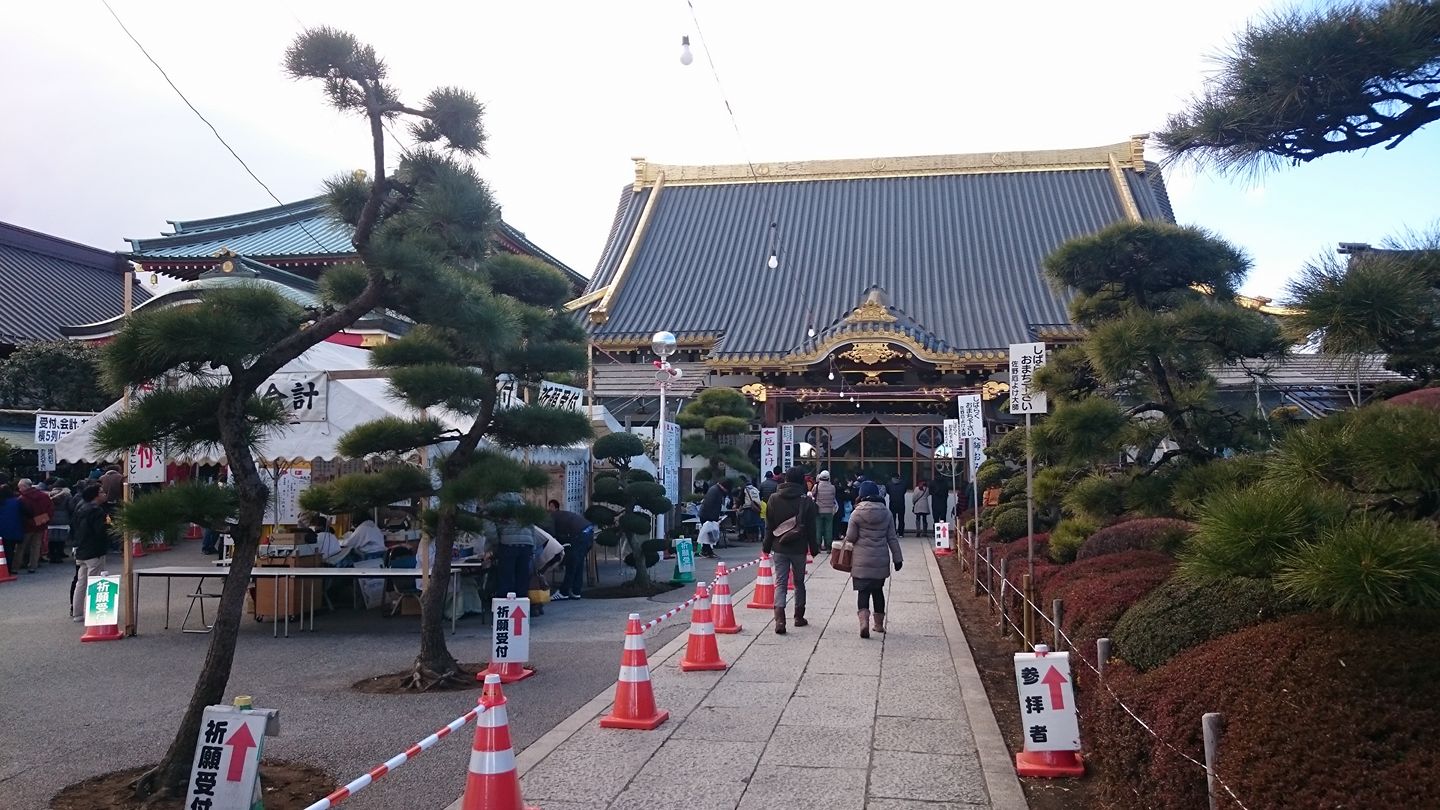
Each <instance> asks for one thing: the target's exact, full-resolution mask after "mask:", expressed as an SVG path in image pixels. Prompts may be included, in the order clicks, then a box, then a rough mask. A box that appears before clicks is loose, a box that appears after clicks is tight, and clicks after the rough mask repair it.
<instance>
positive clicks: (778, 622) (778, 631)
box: [775, 608, 785, 636]
mask: <svg viewBox="0 0 1440 810" xmlns="http://www.w3.org/2000/svg"><path fill="white" fill-rule="evenodd" d="M775 635H777V636H783V635H785V608H775Z"/></svg>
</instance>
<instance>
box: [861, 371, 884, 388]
mask: <svg viewBox="0 0 1440 810" xmlns="http://www.w3.org/2000/svg"><path fill="white" fill-rule="evenodd" d="M884 384H885V381H884V380H882V379H880V372H878V371H867V372H865V379H863V380H861V381H860V385H884Z"/></svg>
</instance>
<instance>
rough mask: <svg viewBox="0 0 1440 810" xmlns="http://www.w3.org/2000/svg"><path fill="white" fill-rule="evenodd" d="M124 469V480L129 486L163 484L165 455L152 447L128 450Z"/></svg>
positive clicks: (138, 447)
mask: <svg viewBox="0 0 1440 810" xmlns="http://www.w3.org/2000/svg"><path fill="white" fill-rule="evenodd" d="M125 467H126V469H125V473H126V475H125V478H126V480H127V481H129V483H131V484H163V483H165V454H164V453H163V452H162V451H161V450H160V448H158V447H155V446H154V445H149V444H142V445H139V446H136V447H132V448H130V455H129V458H128V460H127V461H126V464H125Z"/></svg>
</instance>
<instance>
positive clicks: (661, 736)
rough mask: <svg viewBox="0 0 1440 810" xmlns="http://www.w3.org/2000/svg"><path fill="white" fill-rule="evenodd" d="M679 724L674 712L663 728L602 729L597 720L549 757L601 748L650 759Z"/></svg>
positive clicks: (566, 741) (584, 752)
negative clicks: (645, 729) (643, 730)
mask: <svg viewBox="0 0 1440 810" xmlns="http://www.w3.org/2000/svg"><path fill="white" fill-rule="evenodd" d="M662 708H663V707H662ZM676 725H677V724H676V721H675V717H674V715H673V713H672V715H671V718H670V719H669V720H667V721H665V723H664V724H663V725H661V726H660V728H658V729H655V730H654V731H645V732H638V731H632V730H630V729H616V728H601V727H600V721H598V720H597V721H595V722H594V723H591V724H590V725H588V726H586V727H585V728H582V729H580V730H579V731H577V732H575V733H574V734H572V735H570V737H569V739H567V740H565V741H564V742H563V743H561V744H560V747H559V748H557V749H555V751H554V752H552V753H551V754H550V756H549V757H546V759H547V760H548V759H553V758H555V757H564V756H569V755H571V754H586V753H589V752H600V751H609V752H612V753H633V754H637V755H639V756H641V757H642V758H648V757H650V756H651V755H653V754H654V753H655V752H656V751H657V750H659V748H660V746H661V745H663V744H664V743H665V740H666V738H668V737H669V736H670V732H672V731H674V730H675V727H676Z"/></svg>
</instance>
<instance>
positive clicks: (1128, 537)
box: [1075, 518, 1195, 560]
mask: <svg viewBox="0 0 1440 810" xmlns="http://www.w3.org/2000/svg"><path fill="white" fill-rule="evenodd" d="M1194 531H1195V524H1193V523H1191V522H1189V521H1187V520H1176V519H1175V518H1136V519H1135V520H1127V521H1125V522H1123V523H1116V524H1114V525H1113V526H1106V527H1105V528H1103V529H1099V530H1097V531H1096V532H1095V533H1094V534H1092V535H1090V536H1089V537H1088V538H1086V540H1085V542H1084V543H1082V544H1081V545H1080V550H1079V551H1077V552H1076V553H1075V559H1076V560H1088V559H1091V558H1092V557H1101V556H1104V555H1106V554H1116V553H1119V552H1121V551H1136V550H1150V551H1161V552H1164V553H1167V554H1174V553H1175V552H1176V551H1177V550H1179V548H1180V546H1181V545H1183V544H1184V543H1185V540H1186V539H1187V538H1189V537H1190V535H1191V534H1192V533H1193V532H1194Z"/></svg>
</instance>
